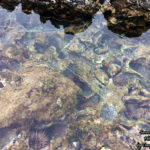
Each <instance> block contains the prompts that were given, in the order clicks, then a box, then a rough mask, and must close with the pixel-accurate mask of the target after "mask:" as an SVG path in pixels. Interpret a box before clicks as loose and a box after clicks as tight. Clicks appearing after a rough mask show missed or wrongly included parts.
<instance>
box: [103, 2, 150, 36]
mask: <svg viewBox="0 0 150 150" xmlns="http://www.w3.org/2000/svg"><path fill="white" fill-rule="evenodd" d="M110 3H111V5H107V6H105V7H104V8H103V9H102V10H104V11H105V10H106V11H105V12H104V15H105V18H106V19H107V20H108V28H109V29H110V30H111V31H113V32H115V33H118V34H120V35H121V36H128V37H137V36H140V35H141V34H142V33H143V32H146V31H147V30H148V29H149V28H150V17H149V13H150V10H149V1H143V0H142V1H136V0H129V1H128V0H123V1H122V0H120V1H118V0H111V1H110Z"/></svg>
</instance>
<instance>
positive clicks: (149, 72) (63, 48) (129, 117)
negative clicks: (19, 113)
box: [0, 5, 150, 149]
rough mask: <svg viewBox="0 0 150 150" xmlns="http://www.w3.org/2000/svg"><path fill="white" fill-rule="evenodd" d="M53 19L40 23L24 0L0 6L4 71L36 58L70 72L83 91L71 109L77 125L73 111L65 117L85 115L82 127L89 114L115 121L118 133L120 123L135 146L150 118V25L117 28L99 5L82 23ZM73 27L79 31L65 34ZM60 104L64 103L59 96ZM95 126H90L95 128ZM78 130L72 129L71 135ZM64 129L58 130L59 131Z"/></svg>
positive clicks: (0, 64)
mask: <svg viewBox="0 0 150 150" xmlns="http://www.w3.org/2000/svg"><path fill="white" fill-rule="evenodd" d="M53 24H54V23H53ZM53 24H52V23H51V21H50V20H47V21H46V23H42V22H41V21H40V16H39V15H38V14H36V13H34V12H32V13H31V14H25V13H23V12H22V8H21V5H18V6H17V7H16V8H15V10H13V11H11V12H10V11H8V10H6V9H3V8H2V7H0V59H1V60H0V71H3V70H5V69H8V70H10V71H14V72H18V73H19V72H20V70H22V68H24V67H26V66H28V65H24V64H26V63H27V62H29V63H30V65H29V66H30V67H31V64H32V61H33V62H34V63H37V64H38V65H39V66H43V67H44V66H46V67H47V68H49V70H52V71H54V72H58V73H59V74H61V75H62V76H64V77H67V78H69V79H70V80H71V81H73V82H74V83H75V85H77V87H79V88H80V89H81V91H82V94H80V95H78V96H77V104H76V106H75V107H76V108H75V109H76V111H75V112H70V114H67V116H74V115H75V116H76V117H75V119H74V120H75V121H76V122H77V123H76V124H75V125H74V121H72V119H70V117H65V119H64V120H63V121H62V122H65V124H72V126H76V125H77V126H78V124H80V120H81V122H82V121H83V122H84V119H85V123H83V124H80V126H81V127H82V126H83V128H84V126H85V124H86V123H87V122H86V121H87V120H86V119H88V117H91V118H90V119H91V120H92V118H93V120H94V121H95V122H96V121H97V126H103V124H104V125H106V126H113V127H112V128H113V129H114V130H113V131H112V130H110V132H113V133H114V134H116V135H117V133H118V132H119V130H118V129H117V126H119V127H120V126H121V127H120V128H124V129H123V130H124V133H122V132H121V133H118V137H119V139H121V140H122V141H123V142H124V143H125V144H127V145H128V146H129V147H130V148H131V149H134V147H132V146H133V145H135V143H136V142H137V141H138V140H139V139H140V138H139V131H140V129H145V130H146V128H145V127H144V125H145V126H146V125H147V126H149V119H150V112H149V100H150V84H149V83H150V82H149V80H150V69H149V64H150V62H149V61H150V59H149V53H150V51H149V47H150V42H149V38H150V30H147V31H146V32H144V33H143V34H142V35H141V36H139V37H132V38H131V37H130V38H129V37H126V36H122V35H119V34H116V33H113V32H112V31H110V30H109V29H108V27H107V21H106V20H105V18H104V15H103V14H102V13H101V11H98V12H97V13H96V14H95V15H94V16H93V18H92V21H89V22H84V23H82V25H80V24H79V25H76V26H73V25H70V26H67V27H64V26H63V25H61V24H59V25H58V28H57V27H56V24H55V26H54V25H53ZM76 28H78V29H76ZM74 30H76V34H67V33H69V32H70V31H74ZM68 31H69V32H68ZM13 49H14V50H13ZM16 49H17V50H16ZM2 56H3V57H2ZM5 57H6V58H5ZM9 59H11V60H9ZM34 63H33V64H34ZM1 84H3V82H2V81H1ZM0 88H2V89H3V85H0ZM12 88H13V87H12ZM4 90H5V89H4ZM6 90H7V89H6ZM64 92H65V89H64ZM54 94H55V93H54ZM58 104H59V105H60V106H61V100H60V101H58ZM56 118H57V117H56ZM34 119H35V118H34ZM59 119H60V118H59ZM59 119H58V120H57V119H56V121H59ZM60 120H61V119H60ZM49 122H51V120H49ZM99 122H100V123H99ZM93 124H94V123H93ZM33 126H34V125H33ZM39 126H41V125H40V123H39ZM97 126H96V124H95V125H93V126H91V127H90V125H89V126H87V128H92V130H93V132H94V133H96V132H95V131H96V129H97ZM115 126H116V129H115ZM30 127H31V126H30ZM30 127H28V128H30ZM127 127H129V128H130V129H128V128H127ZM32 128H34V127H32ZM56 128H57V126H56ZM59 128H60V129H59ZM64 128H65V125H64V123H63V125H62V128H61V126H60V127H59V125H58V130H65V129H64ZM47 130H51V128H50V129H47ZM120 130H122V129H120ZM74 132H75V131H73V133H71V131H70V134H71V135H70V136H69V137H72V136H73V135H74V134H75V133H74ZM85 132H87V131H86V129H85ZM101 132H102V131H101ZM62 133H63V131H62V132H61V131H58V133H56V135H57V134H62ZM6 134H7V132H6ZM53 134H54V135H55V133H53ZM49 136H50V137H51V135H49ZM6 137H7V136H6ZM81 137H82V135H81ZM118 137H117V138H118ZM127 137H128V139H127ZM3 138H5V136H4V137H3ZM3 138H1V137H0V140H1V139H3ZM7 138H8V137H7ZM138 138H139V139H138ZM8 139H9V138H8ZM70 139H71V138H70ZM129 139H130V140H131V139H132V140H133V139H134V142H135V143H134V144H133V143H130V142H129ZM135 139H136V140H135ZM137 139H138V140H137ZM1 141H3V140H1ZM1 141H0V143H1ZM78 141H80V142H81V143H82V145H84V143H83V141H82V140H81V139H80V135H78V134H77V135H76V138H74V139H73V140H70V141H69V142H78ZM104 143H105V142H104ZM3 144H4V143H2V144H0V147H1V145H3ZM85 145H86V143H85ZM108 145H109V144H108ZM106 147H107V144H106ZM83 149H84V148H83Z"/></svg>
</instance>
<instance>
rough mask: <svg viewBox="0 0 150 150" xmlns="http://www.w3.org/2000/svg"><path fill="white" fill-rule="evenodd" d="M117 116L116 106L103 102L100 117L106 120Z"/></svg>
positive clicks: (112, 119) (111, 119)
mask: <svg viewBox="0 0 150 150" xmlns="http://www.w3.org/2000/svg"><path fill="white" fill-rule="evenodd" d="M116 116H117V112H116V108H115V107H114V106H109V105H107V104H105V105H104V106H103V107H102V110H101V113H100V117H102V118H103V119H105V120H108V121H111V122H112V121H114V120H115V118H116Z"/></svg>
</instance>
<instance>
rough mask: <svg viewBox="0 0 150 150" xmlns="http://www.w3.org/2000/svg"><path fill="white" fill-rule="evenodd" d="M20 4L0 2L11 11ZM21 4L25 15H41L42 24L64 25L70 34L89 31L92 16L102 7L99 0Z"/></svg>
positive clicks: (26, 0) (15, 0)
mask: <svg viewBox="0 0 150 150" xmlns="http://www.w3.org/2000/svg"><path fill="white" fill-rule="evenodd" d="M101 2H103V0H101ZM19 3H20V1H19V0H13V1H10V0H0V5H1V6H2V7H3V8H5V9H7V10H10V11H12V10H14V9H15V7H16V6H17V5H18V4H19ZM21 4H22V11H23V12H24V13H27V14H31V13H32V11H34V12H35V13H37V14H39V15H40V20H41V22H42V23H45V22H46V21H48V20H50V21H51V23H52V24H53V25H55V26H56V27H57V28H60V26H61V25H63V26H64V28H65V32H66V33H70V34H74V33H78V32H82V31H84V30H85V29H87V27H88V26H89V25H90V24H91V23H92V16H93V15H94V14H95V13H96V12H97V11H98V9H99V6H100V5H101V3H100V1H98V0H96V1H94V0H86V1H85V0H79V1H78V0H75V1H73V0H71V1H70V0H64V1H61V0H59V1H55V0H48V1H47V0H44V1H43V0H37V1H34V0H23V1H21Z"/></svg>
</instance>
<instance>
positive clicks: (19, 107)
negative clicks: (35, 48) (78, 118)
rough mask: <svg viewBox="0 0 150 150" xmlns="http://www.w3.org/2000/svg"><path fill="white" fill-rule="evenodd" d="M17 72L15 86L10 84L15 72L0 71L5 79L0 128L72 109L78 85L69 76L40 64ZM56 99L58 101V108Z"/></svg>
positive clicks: (0, 107) (27, 122)
mask: <svg viewBox="0 0 150 150" xmlns="http://www.w3.org/2000/svg"><path fill="white" fill-rule="evenodd" d="M17 75H19V77H20V78H21V80H20V83H19V84H18V85H16V84H10V83H12V82H14V81H13V79H15V76H16V75H15V73H11V72H9V71H3V72H2V75H1V74H0V76H1V78H2V79H3V80H6V82H9V83H8V84H6V86H5V87H4V88H2V89H1V90H0V99H1V101H0V114H1V115H0V127H6V126H9V125H11V124H16V123H17V124H20V125H27V126H29V125H30V124H32V122H33V121H34V120H37V121H42V120H45V121H46V120H47V121H50V120H52V119H60V118H61V117H62V116H64V115H66V114H67V112H68V113H70V112H71V111H72V110H73V108H74V105H75V104H76V95H77V93H78V92H79V88H78V87H77V86H76V85H75V84H74V83H73V82H71V81H70V80H69V79H67V78H65V77H63V76H61V75H59V74H57V73H54V72H51V71H49V70H47V69H45V68H42V67H28V68H26V69H24V70H22V71H21V72H20V73H18V74H17ZM14 83H15V82H14ZM12 86H13V88H12ZM65 91H66V92H65ZM10 95H11V96H10ZM58 98H60V99H61V100H62V107H61V108H60V107H59V106H58V104H57V99H58Z"/></svg>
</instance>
